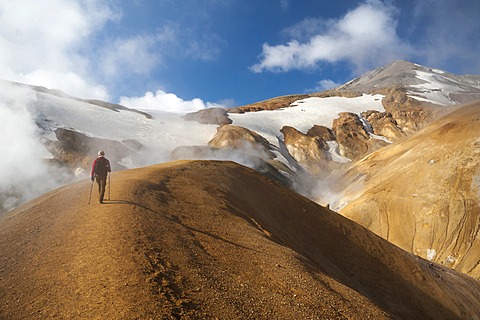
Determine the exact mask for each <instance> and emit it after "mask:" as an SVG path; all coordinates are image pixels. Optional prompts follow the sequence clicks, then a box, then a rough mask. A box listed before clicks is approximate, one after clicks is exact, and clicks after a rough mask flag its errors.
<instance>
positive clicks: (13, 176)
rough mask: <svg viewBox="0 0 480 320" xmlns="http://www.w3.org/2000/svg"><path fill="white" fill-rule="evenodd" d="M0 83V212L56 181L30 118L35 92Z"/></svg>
mask: <svg viewBox="0 0 480 320" xmlns="http://www.w3.org/2000/svg"><path fill="white" fill-rule="evenodd" d="M25 93H26V92H25V91H19V90H18V88H16V87H14V86H9V85H6V84H5V85H3V84H2V85H1V86H0V119H1V120H2V125H1V126H0V145H1V146H2V149H3V150H2V157H1V161H0V212H2V211H5V210H9V209H11V208H13V207H15V206H17V205H19V204H20V203H23V202H25V201H27V200H30V199H32V198H34V197H36V196H38V195H40V194H42V193H45V192H47V191H49V190H51V189H53V188H55V187H56V186H58V185H59V183H60V181H59V179H58V178H59V177H61V176H62V175H61V174H60V173H58V174H57V178H54V175H52V173H50V172H49V170H48V167H47V165H46V163H45V160H44V159H45V157H46V156H47V155H48V153H46V151H45V148H44V147H43V146H42V144H41V143H40V141H39V140H38V130H39V129H38V127H37V126H36V124H35V122H34V118H33V116H32V115H33V114H34V104H35V100H36V97H35V93H34V92H33V91H31V94H25Z"/></svg>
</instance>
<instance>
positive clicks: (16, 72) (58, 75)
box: [0, 0, 118, 99]
mask: <svg viewBox="0 0 480 320" xmlns="http://www.w3.org/2000/svg"><path fill="white" fill-rule="evenodd" d="M116 18H118V14H117V13H115V12H114V11H113V10H112V9H111V8H109V7H107V6H105V5H103V4H101V3H100V1H94V0H90V1H75V0H51V1H48V2H42V1H36V0H22V1H15V0H2V1H1V2H0V45H1V48H2V50H1V53H0V73H1V74H2V78H5V79H7V80H13V81H19V82H26V83H31V84H36V85H44V86H45V85H47V83H52V84H53V85H54V86H55V88H58V89H61V90H64V91H66V92H67V93H70V94H73V95H84V97H88V98H90V97H91V98H100V99H106V98H107V95H106V90H104V88H103V89H101V88H100V87H99V86H98V85H96V84H93V85H91V87H90V88H89V86H90V85H89V83H92V82H93V81H92V79H90V77H89V76H88V71H89V70H91V68H92V66H91V65H90V61H89V60H88V59H87V58H85V57H84V56H83V55H82V54H81V52H82V51H85V50H88V45H89V41H88V40H90V38H91V36H92V35H93V33H94V32H95V31H96V30H98V29H100V28H102V26H103V25H104V24H105V23H106V22H107V21H108V20H113V19H116ZM71 80H74V81H73V82H71ZM32 81H35V82H32ZM90 89H91V90H90Z"/></svg>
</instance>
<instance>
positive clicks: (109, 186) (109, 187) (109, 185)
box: [108, 175, 112, 201]
mask: <svg viewBox="0 0 480 320" xmlns="http://www.w3.org/2000/svg"><path fill="white" fill-rule="evenodd" d="M111 189H112V188H111V184H110V175H108V201H110V200H112V199H111V198H110V190H111Z"/></svg>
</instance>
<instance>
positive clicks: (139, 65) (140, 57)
mask: <svg viewBox="0 0 480 320" xmlns="http://www.w3.org/2000/svg"><path fill="white" fill-rule="evenodd" d="M155 45H156V38H155V36H153V35H143V36H142V35H138V36H134V37H131V38H124V39H115V40H113V43H111V44H110V45H108V46H106V47H105V48H104V50H103V55H102V57H101V59H100V61H99V65H100V67H101V69H102V70H103V73H104V76H106V78H112V77H117V76H121V75H122V74H123V73H124V72H125V70H130V71H131V72H133V73H136V74H148V73H149V72H150V70H151V69H152V68H153V67H154V66H156V65H157V64H158V63H159V62H160V60H161V57H160V54H159V53H158V52H156V51H155Z"/></svg>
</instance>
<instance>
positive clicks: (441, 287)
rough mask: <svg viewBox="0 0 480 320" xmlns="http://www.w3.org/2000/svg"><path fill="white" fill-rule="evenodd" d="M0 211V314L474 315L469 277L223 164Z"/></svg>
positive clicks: (66, 192) (479, 296)
mask: <svg viewBox="0 0 480 320" xmlns="http://www.w3.org/2000/svg"><path fill="white" fill-rule="evenodd" d="M89 189H90V182H89V181H88V180H83V181H80V182H78V183H75V184H71V185H68V186H65V187H63V188H60V189H58V190H55V191H53V192H51V193H48V194H46V195H44V196H42V197H41V198H38V199H36V200H34V201H32V202H30V203H27V204H25V205H23V206H21V207H18V208H17V209H15V210H13V211H11V212H9V213H8V214H3V215H1V216H0V252H1V254H0V319H11V320H15V319H26V318H29V319H52V318H61V319H73V318H74V319H100V318H101V319H119V318H121V319H179V318H181V319H200V318H201V319H215V318H221V319H297V318H299V319H326V318H328V319H345V318H348V319H368V318H372V319H479V315H478V310H479V307H480V305H479V301H480V284H479V282H478V281H475V280H473V279H472V278H470V277H467V276H465V275H462V274H460V273H457V272H455V271H453V270H450V269H448V268H444V267H442V266H439V265H437V264H435V263H429V262H428V261H425V260H423V259H420V258H418V257H416V256H414V255H412V254H409V253H406V252H405V251H403V250H401V249H399V248H398V247H396V246H394V245H392V244H390V243H388V242H387V241H385V240H383V239H381V238H380V237H378V236H376V235H374V234H373V233H371V232H369V231H367V230H366V229H364V228H363V227H360V226H359V225H357V224H356V223H354V222H352V221H350V220H348V219H346V218H344V217H342V216H340V215H338V214H336V213H333V212H331V211H329V210H327V209H325V208H323V207H320V206H318V205H317V204H315V203H313V202H311V201H309V200H307V199H306V198H304V197H301V196H299V195H298V194H296V193H294V192H292V191H290V190H289V189H287V188H285V187H282V186H281V185H279V184H277V183H274V182H272V181H271V180H268V179H266V178H263V177H262V176H260V175H259V174H258V173H256V172H255V171H253V170H251V169H248V168H245V167H242V166H239V165H238V164H235V163H231V162H211V161H210V162H209V161H207V162H177V163H167V164H162V165H157V166H153V167H146V168H143V169H136V170H127V171H121V172H114V173H113V175H112V177H111V197H110V200H109V201H107V202H106V204H104V205H100V204H97V203H96V201H95V200H96V195H95V194H94V195H93V197H92V204H90V205H89V204H87V201H88V198H89V197H88V196H89Z"/></svg>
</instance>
